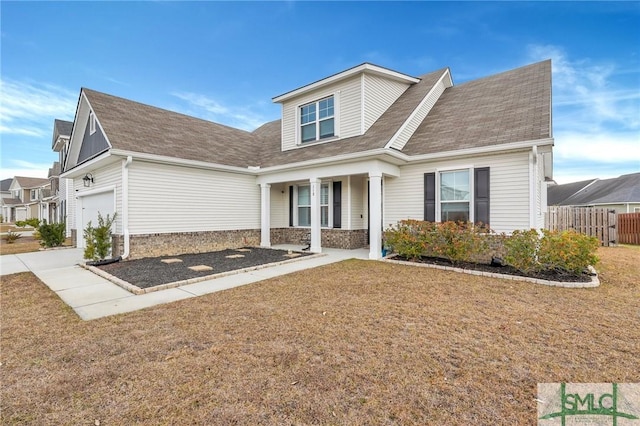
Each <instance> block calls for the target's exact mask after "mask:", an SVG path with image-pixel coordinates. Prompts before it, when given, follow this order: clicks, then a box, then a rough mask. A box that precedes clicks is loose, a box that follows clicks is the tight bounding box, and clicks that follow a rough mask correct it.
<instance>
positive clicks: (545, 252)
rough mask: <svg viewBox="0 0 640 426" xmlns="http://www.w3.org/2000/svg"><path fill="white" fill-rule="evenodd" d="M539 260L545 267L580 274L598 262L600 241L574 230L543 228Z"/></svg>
mask: <svg viewBox="0 0 640 426" xmlns="http://www.w3.org/2000/svg"><path fill="white" fill-rule="evenodd" d="M542 233H543V237H542V239H541V240H540V252H539V253H538V261H539V262H540V264H541V265H542V268H544V269H562V270H565V271H569V272H573V273H575V274H580V273H582V272H584V271H585V270H586V269H587V267H588V266H589V265H591V266H595V265H596V264H597V263H598V256H597V255H596V250H597V249H598V247H599V246H600V241H599V240H598V239H597V238H596V237H589V236H587V235H584V234H580V233H579V232H576V231H574V230H568V231H562V232H557V231H547V230H543V231H542Z"/></svg>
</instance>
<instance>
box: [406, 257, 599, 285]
mask: <svg viewBox="0 0 640 426" xmlns="http://www.w3.org/2000/svg"><path fill="white" fill-rule="evenodd" d="M394 259H396V260H402V261H406V262H416V263H428V264H431V265H440V266H453V267H456V268H461V269H471V270H475V271H483V272H493V273H496V274H505V275H517V276H520V277H529V278H537V279H540V280H548V281H558V282H573V283H586V282H589V281H591V275H589V274H586V273H585V274H579V275H577V274H574V273H573V272H569V271H565V270H561V269H551V270H546V271H540V272H538V273H531V274H526V273H524V272H522V271H519V270H517V269H515V268H514V267H512V266H508V265H506V266H499V265H489V264H486V263H474V262H458V263H457V264H454V263H453V262H451V261H450V260H448V259H441V258H438V257H426V256H423V257H421V258H419V259H408V258H406V257H404V256H396V257H394Z"/></svg>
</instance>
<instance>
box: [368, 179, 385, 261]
mask: <svg viewBox="0 0 640 426" xmlns="http://www.w3.org/2000/svg"><path fill="white" fill-rule="evenodd" d="M369 210H370V211H369V221H370V225H369V259H380V258H381V257H382V173H380V172H376V173H371V172H369Z"/></svg>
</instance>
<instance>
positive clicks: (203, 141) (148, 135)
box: [82, 88, 256, 167]
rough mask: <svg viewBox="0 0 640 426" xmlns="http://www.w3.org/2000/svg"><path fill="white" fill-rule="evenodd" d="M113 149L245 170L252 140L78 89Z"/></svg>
mask: <svg viewBox="0 0 640 426" xmlns="http://www.w3.org/2000/svg"><path fill="white" fill-rule="evenodd" d="M82 91H83V92H84V94H85V95H86V97H87V99H88V100H89V104H90V105H91V108H92V109H93V111H94V112H95V113H96V116H97V118H98V121H99V123H100V125H101V126H102V128H103V130H104V132H105V134H106V135H107V138H108V139H109V142H110V143H111V146H112V148H113V149H119V150H125V151H132V152H141V153H147V154H156V155H162V156H167V157H175V158H183V159H187V160H195V161H205V162H209V163H217V164H225V165H230V166H239V167H247V166H248V165H251V161H247V160H248V159H251V158H253V156H254V152H255V151H256V149H255V141H254V137H253V136H252V135H251V133H249V132H246V131H244V130H239V129H234V128H232V127H228V126H223V125H221V124H217V123H213V122H211V121H206V120H201V119H199V118H195V117H190V116H188V115H184V114H180V113H177V112H173V111H168V110H164V109H160V108H156V107H153V106H149V105H145V104H141V103H138V102H134V101H130V100H128V99H123V98H119V97H116V96H112V95H107V94H105V93H100V92H96V91H95V90H90V89H86V88H83V89H82Z"/></svg>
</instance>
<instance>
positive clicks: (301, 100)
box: [282, 76, 362, 151]
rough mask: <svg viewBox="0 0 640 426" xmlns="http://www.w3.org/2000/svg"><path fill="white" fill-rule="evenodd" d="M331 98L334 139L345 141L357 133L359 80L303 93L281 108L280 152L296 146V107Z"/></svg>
mask: <svg viewBox="0 0 640 426" xmlns="http://www.w3.org/2000/svg"><path fill="white" fill-rule="evenodd" d="M332 95H333V96H334V117H335V118H334V120H335V121H334V126H335V136H336V137H339V138H348V137H351V136H357V135H359V134H360V131H361V127H362V126H361V117H362V114H361V110H362V105H361V85H360V77H359V76H354V77H353V78H350V79H347V80H344V81H340V82H338V83H336V84H333V85H330V86H327V87H323V88H321V89H318V90H313V91H311V92H309V93H305V94H303V95H301V96H299V97H296V98H294V99H290V100H288V101H286V102H285V103H283V104H282V150H283V151H286V150H289V149H293V148H296V147H298V146H299V145H300V141H301V139H300V134H299V132H300V129H299V127H300V124H299V123H300V116H299V114H300V112H299V111H300V107H301V106H303V105H306V104H308V103H310V102H315V101H318V100H320V99H323V98H326V97H328V96H332Z"/></svg>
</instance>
